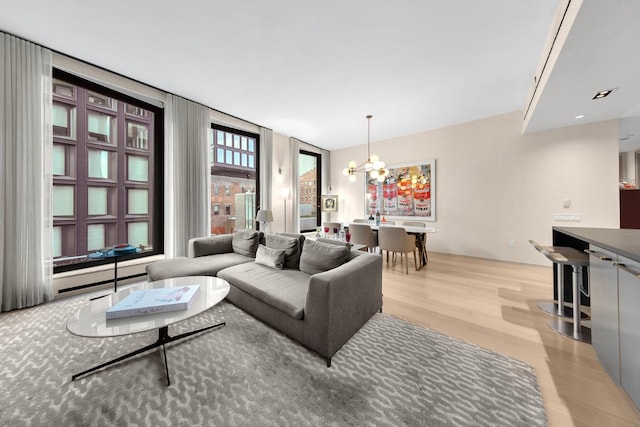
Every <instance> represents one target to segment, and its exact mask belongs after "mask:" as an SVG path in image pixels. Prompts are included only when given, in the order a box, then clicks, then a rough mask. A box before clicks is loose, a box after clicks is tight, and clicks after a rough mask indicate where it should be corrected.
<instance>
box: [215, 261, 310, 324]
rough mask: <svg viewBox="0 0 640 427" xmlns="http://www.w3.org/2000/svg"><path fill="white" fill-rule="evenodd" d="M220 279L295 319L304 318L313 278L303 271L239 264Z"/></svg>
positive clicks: (224, 272) (253, 263) (221, 274)
mask: <svg viewBox="0 0 640 427" xmlns="http://www.w3.org/2000/svg"><path fill="white" fill-rule="evenodd" d="M218 277H220V278H221V279H224V280H226V281H227V282H229V284H231V285H232V286H235V287H236V288H238V289H240V290H241V291H243V292H246V293H247V294H249V295H251V296H253V297H255V298H257V299H259V300H260V301H262V302H264V303H265V304H268V305H270V306H272V307H274V308H277V309H278V310H280V311H282V312H283V313H286V314H287V315H289V316H291V317H293V318H294V319H298V320H300V319H302V318H303V317H304V304H305V302H306V300H307V289H308V287H309V275H308V274H305V273H303V272H301V271H299V270H291V269H286V270H275V269H273V268H269V267H265V266H264V265H260V264H257V263H255V262H249V263H246V264H240V265H235V266H233V267H229V268H225V269H224V270H221V271H219V272H218Z"/></svg>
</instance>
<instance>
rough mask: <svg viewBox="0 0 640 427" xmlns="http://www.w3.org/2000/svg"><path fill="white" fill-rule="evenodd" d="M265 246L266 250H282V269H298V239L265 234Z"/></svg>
mask: <svg viewBox="0 0 640 427" xmlns="http://www.w3.org/2000/svg"><path fill="white" fill-rule="evenodd" d="M265 244H266V246H267V247H268V248H273V249H284V268H295V269H296V270H297V269H299V268H300V239H297V238H295V237H290V236H279V235H276V234H267V235H266V236H265Z"/></svg>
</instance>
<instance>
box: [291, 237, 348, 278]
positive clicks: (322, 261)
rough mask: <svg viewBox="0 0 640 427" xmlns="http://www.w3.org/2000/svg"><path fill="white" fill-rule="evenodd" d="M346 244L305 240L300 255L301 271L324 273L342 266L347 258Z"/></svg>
mask: <svg viewBox="0 0 640 427" xmlns="http://www.w3.org/2000/svg"><path fill="white" fill-rule="evenodd" d="M348 253H349V249H347V247H346V246H338V245H330V244H328V243H322V242H314V241H313V240H309V239H307V240H305V241H304V245H303V246H302V255H301V256H300V271H303V272H305V273H307V274H316V273H322V272H323V271H328V270H331V269H334V268H336V267H339V266H341V265H342V264H344V263H345V261H346V260H347V254H348Z"/></svg>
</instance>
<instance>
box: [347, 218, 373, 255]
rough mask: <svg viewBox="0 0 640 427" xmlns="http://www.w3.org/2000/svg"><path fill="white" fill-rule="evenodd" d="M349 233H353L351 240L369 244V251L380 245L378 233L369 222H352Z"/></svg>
mask: <svg viewBox="0 0 640 427" xmlns="http://www.w3.org/2000/svg"><path fill="white" fill-rule="evenodd" d="M349 233H351V242H353V243H359V244H361V245H367V249H368V251H369V252H373V251H375V249H376V248H377V247H378V234H377V233H375V232H374V231H373V230H371V227H369V225H367V224H358V223H352V224H350V225H349Z"/></svg>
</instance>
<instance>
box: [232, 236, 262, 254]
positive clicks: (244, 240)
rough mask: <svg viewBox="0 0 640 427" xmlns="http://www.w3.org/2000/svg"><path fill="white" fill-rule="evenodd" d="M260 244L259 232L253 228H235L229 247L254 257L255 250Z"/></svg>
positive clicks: (236, 251)
mask: <svg viewBox="0 0 640 427" xmlns="http://www.w3.org/2000/svg"><path fill="white" fill-rule="evenodd" d="M259 244H260V232H258V231H255V230H237V231H235V232H234V233H233V240H232V241H231V247H233V252H235V253H237V254H240V255H244V256H248V257H251V258H255V257H256V250H258V245H259Z"/></svg>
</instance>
